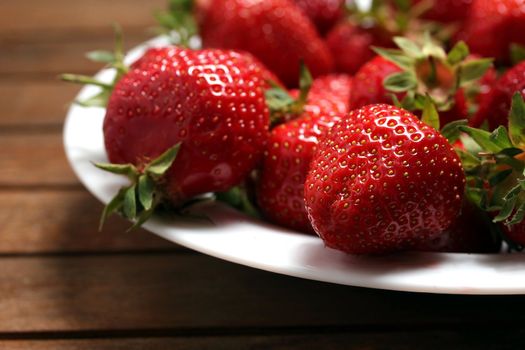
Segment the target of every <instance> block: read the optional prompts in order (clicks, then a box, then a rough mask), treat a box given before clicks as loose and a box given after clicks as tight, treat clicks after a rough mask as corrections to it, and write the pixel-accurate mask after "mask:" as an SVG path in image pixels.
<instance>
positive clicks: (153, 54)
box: [131, 46, 282, 87]
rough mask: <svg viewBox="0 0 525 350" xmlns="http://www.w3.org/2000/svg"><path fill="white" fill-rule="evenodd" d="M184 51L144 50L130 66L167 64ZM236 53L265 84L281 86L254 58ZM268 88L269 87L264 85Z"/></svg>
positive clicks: (166, 47) (172, 48) (169, 49)
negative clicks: (252, 66) (270, 83)
mask: <svg viewBox="0 0 525 350" xmlns="http://www.w3.org/2000/svg"><path fill="white" fill-rule="evenodd" d="M183 50H184V49H183V48H181V47H177V46H163V47H152V48H149V49H148V50H146V52H145V53H144V54H143V55H142V56H141V57H140V58H139V59H137V60H136V61H135V62H134V63H133V64H132V65H131V68H132V69H137V68H138V69H146V68H148V66H149V65H151V64H157V65H162V64H167V62H169V61H170V60H173V58H174V57H176V56H177V55H179V54H180V53H181V51H183ZM237 52H238V53H240V54H242V55H243V60H245V61H246V62H252V63H253V64H254V68H255V69H256V70H258V71H259V72H258V74H261V76H262V78H263V79H264V80H265V81H266V82H269V81H271V82H274V83H276V84H277V85H280V86H281V85H282V83H281V82H280V81H279V78H277V76H275V74H273V73H272V72H271V71H269V70H268V68H266V66H265V65H264V64H263V63H262V62H260V61H259V60H258V59H257V58H256V57H254V56H253V55H251V54H250V53H248V52H242V51H237ZM266 86H267V87H269V85H266Z"/></svg>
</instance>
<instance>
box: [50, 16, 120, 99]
mask: <svg viewBox="0 0 525 350" xmlns="http://www.w3.org/2000/svg"><path fill="white" fill-rule="evenodd" d="M114 31H115V48H114V51H113V52H110V51H104V50H96V51H90V52H88V53H87V54H86V57H87V58H88V59H89V60H91V61H94V62H100V63H105V64H106V67H108V68H114V69H115V71H116V74H115V78H114V79H113V81H112V82H110V83H105V82H102V81H100V80H98V79H95V78H93V77H90V76H86V75H78V74H62V75H61V76H60V78H61V79H62V80H63V81H67V82H70V83H75V84H82V85H94V86H98V87H99V88H100V89H101V90H100V92H99V93H97V94H96V95H94V96H91V97H89V98H87V99H85V100H82V101H75V102H76V103H77V104H79V105H81V106H84V107H106V105H107V103H108V100H109V96H110V95H111V92H112V91H113V88H114V87H115V84H116V83H117V82H118V81H119V80H120V78H122V76H123V75H124V74H126V73H127V71H128V67H127V66H126V65H125V64H124V49H123V40H122V30H121V28H120V26H118V25H116V24H115V25H114Z"/></svg>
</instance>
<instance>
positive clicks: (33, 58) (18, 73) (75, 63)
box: [0, 27, 153, 84]
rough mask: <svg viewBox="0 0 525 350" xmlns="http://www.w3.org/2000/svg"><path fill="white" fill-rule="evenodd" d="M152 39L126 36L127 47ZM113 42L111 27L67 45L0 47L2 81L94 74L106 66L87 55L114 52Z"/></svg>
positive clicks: (146, 36) (49, 79)
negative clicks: (64, 74) (63, 74)
mask: <svg viewBox="0 0 525 350" xmlns="http://www.w3.org/2000/svg"><path fill="white" fill-rule="evenodd" d="M125 35H126V34H125ZM152 36H153V35H152V34H148V33H147V32H146V31H145V30H144V33H142V34H140V35H134V36H131V37H130V36H128V35H126V36H125V42H126V48H127V49H131V48H132V47H134V46H136V45H138V44H139V43H141V42H143V41H145V40H147V39H148V38H151V37H152ZM113 40H114V39H113V32H112V28H111V27H108V28H107V29H106V30H105V31H104V32H102V34H101V35H98V36H94V37H89V38H87V39H85V40H73V41H71V42H68V43H67V44H66V43H64V42H58V43H55V42H52V43H47V42H46V43H38V42H37V43H34V42H28V43H21V44H16V45H3V46H0V50H1V51H0V79H2V80H4V81H7V80H9V81H10V82H11V84H13V80H14V81H20V80H22V81H25V80H28V79H35V78H38V79H41V80H46V81H53V80H56V79H57V77H58V76H59V75H60V74H61V73H77V74H93V73H95V72H96V71H98V70H99V69H100V68H101V67H102V66H103V65H101V64H100V63H95V62H91V61H89V60H88V59H86V58H85V54H86V52H89V51H92V50H112V49H113V46H114V44H113ZM15 78H16V79H15Z"/></svg>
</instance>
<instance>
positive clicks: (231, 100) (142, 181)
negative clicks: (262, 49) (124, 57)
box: [100, 47, 269, 221]
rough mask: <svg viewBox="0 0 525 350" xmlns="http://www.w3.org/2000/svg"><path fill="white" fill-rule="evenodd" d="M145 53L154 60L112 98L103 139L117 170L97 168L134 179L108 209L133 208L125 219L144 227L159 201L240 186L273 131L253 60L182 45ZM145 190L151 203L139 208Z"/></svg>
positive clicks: (131, 75)
mask: <svg viewBox="0 0 525 350" xmlns="http://www.w3.org/2000/svg"><path fill="white" fill-rule="evenodd" d="M147 55H150V56H149V57H150V58H153V57H152V56H151V55H157V56H155V57H154V58H153V59H152V60H151V61H150V63H149V64H147V63H146V61H145V60H143V61H142V63H137V64H136V65H137V66H140V68H135V69H132V70H130V72H129V73H127V74H126V75H124V76H123V77H122V79H121V80H120V81H119V82H118V83H117V84H116V86H115V88H114V91H113V93H112V95H111V98H110V100H109V104H108V106H107V112H106V117H105V119H104V141H105V146H106V151H107V154H108V158H109V160H110V161H111V162H112V163H115V164H116V165H100V167H101V168H103V169H106V170H109V171H113V172H117V173H121V174H122V173H125V174H127V175H128V176H129V177H130V178H131V180H132V182H133V183H132V185H131V186H130V187H128V188H127V189H125V190H123V191H121V192H119V194H118V195H117V197H116V198H115V201H116V202H112V203H113V204H112V205H110V209H112V210H115V208H119V207H120V208H124V209H125V208H128V210H127V211H126V210H124V214H125V216H126V217H128V218H130V219H135V218H138V220H139V221H142V220H143V219H144V218H147V216H148V215H150V214H151V212H152V211H153V209H154V204H156V203H158V202H160V201H163V200H166V201H168V202H169V203H170V204H172V205H175V206H179V205H181V204H183V203H184V202H185V201H187V200H188V199H190V198H192V197H194V196H196V195H199V194H202V193H206V192H214V191H225V190H227V189H229V188H230V187H232V186H234V185H236V184H238V183H240V182H241V181H243V179H244V178H245V177H246V176H247V175H248V174H249V173H250V172H251V171H252V169H253V168H254V167H255V165H256V163H257V162H258V160H259V156H261V155H262V149H263V146H264V144H265V142H266V140H267V133H268V131H267V130H268V126H269V111H268V108H267V107H266V105H265V103H264V89H265V85H266V83H265V81H264V78H263V76H262V74H261V70H262V68H261V67H260V66H259V65H257V64H256V63H254V61H253V60H252V59H251V58H250V57H246V56H244V55H243V54H241V53H238V52H235V51H225V50H200V51H191V50H186V49H181V48H177V47H171V48H167V49H161V50H156V51H150V53H148V54H147ZM158 157H160V159H157V158H158ZM172 164H173V166H171V165H172ZM136 191H138V193H137V194H135V195H133V193H134V192H136ZM143 192H144V193H146V194H147V197H146V198H149V199H148V200H146V201H145V203H147V204H148V205H146V204H144V203H143V202H142V201H141V202H140V204H141V206H139V205H138V204H136V203H135V198H139V199H141V198H142V196H143ZM119 196H120V197H119ZM152 197H153V199H152ZM130 198H131V199H132V200H133V202H130V201H131V199H130ZM152 201H153V205H152ZM134 205H136V207H135V208H134V209H133V210H130V209H129V208H130V207H133V206H134ZM142 215H145V216H142Z"/></svg>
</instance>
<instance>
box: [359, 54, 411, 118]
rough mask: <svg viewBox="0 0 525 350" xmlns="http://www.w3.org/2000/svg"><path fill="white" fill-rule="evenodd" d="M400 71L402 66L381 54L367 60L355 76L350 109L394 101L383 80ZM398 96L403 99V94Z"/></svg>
mask: <svg viewBox="0 0 525 350" xmlns="http://www.w3.org/2000/svg"><path fill="white" fill-rule="evenodd" d="M398 72H401V68H399V67H398V66H396V65H395V64H394V63H392V62H390V61H388V60H386V59H384V58H383V57H381V56H376V57H374V58H373V59H372V60H370V61H369V62H367V63H366V64H365V65H364V66H363V67H361V69H359V71H358V72H357V73H356V75H355V77H354V86H353V89H352V93H351V95H350V109H355V108H360V107H363V106H365V105H368V104H372V103H392V97H391V96H390V95H391V93H390V92H388V91H387V90H386V89H385V87H384V85H383V81H384V80H385V78H386V77H388V76H389V75H391V74H393V73H398ZM398 98H399V99H401V98H402V95H400V96H399V97H398Z"/></svg>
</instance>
